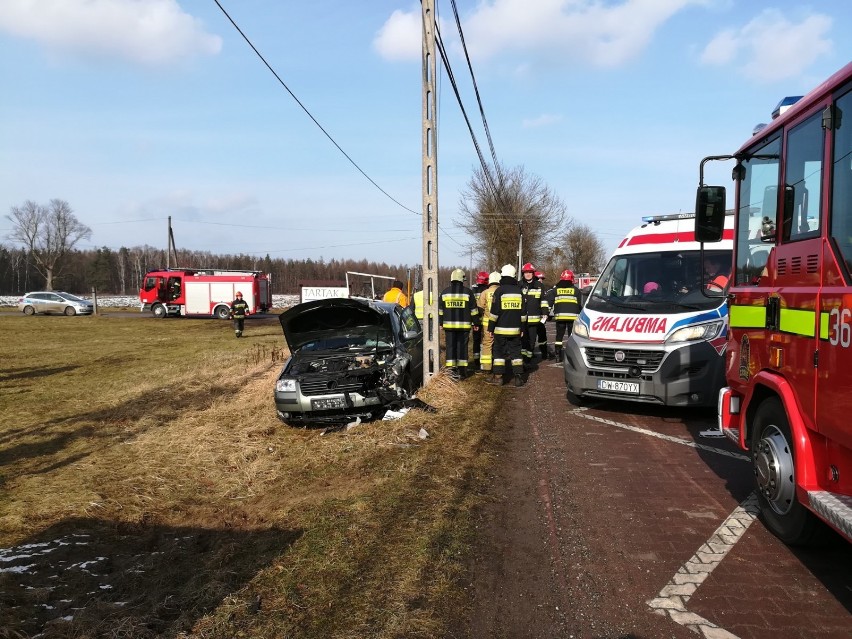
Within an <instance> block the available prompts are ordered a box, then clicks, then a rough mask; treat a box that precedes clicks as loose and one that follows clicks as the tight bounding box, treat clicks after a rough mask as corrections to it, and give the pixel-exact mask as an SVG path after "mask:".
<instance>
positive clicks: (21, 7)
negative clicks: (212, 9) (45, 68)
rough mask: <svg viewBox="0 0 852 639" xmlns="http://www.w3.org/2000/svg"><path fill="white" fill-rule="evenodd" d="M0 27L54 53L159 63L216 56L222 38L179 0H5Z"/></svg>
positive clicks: (1, 10) (0, 10)
mask: <svg viewBox="0 0 852 639" xmlns="http://www.w3.org/2000/svg"><path fill="white" fill-rule="evenodd" d="M0 30H2V31H5V32H7V33H10V34H12V35H14V36H18V37H21V38H28V39H32V40H35V41H36V42H38V43H40V44H41V45H43V46H44V47H45V48H46V49H48V50H49V51H51V52H53V53H61V54H65V55H72V56H80V57H86V58H92V57H117V58H120V59H124V60H128V61H131V62H136V63H141V64H145V65H151V66H158V65H165V64H169V63H171V62H173V61H177V60H182V59H185V58H188V57H193V56H197V55H215V54H217V53H218V52H219V51H220V50H221V48H222V39H221V38H220V37H219V36H216V35H211V34H209V33H207V32H206V31H205V30H204V26H203V24H202V23H201V21H199V20H198V19H196V18H194V17H192V16H191V15H189V14H187V13H185V12H184V11H183V10H182V9H181V8H180V6H179V5H178V4H177V1H176V0H39V1H38V2H34V1H33V0H3V1H2V3H0Z"/></svg>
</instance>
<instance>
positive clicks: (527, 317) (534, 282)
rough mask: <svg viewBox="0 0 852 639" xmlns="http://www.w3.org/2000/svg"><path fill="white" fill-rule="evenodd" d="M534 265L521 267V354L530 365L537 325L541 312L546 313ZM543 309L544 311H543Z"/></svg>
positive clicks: (525, 362)
mask: <svg viewBox="0 0 852 639" xmlns="http://www.w3.org/2000/svg"><path fill="white" fill-rule="evenodd" d="M535 270H536V269H535V267H534V266H533V265H532V264H531V263H530V262H527V263H526V264H524V265H523V266H522V267H521V281H520V282H519V284H520V285H521V292H522V293H523V295H524V308H523V322H524V331H523V335H522V339H521V356H522V357H523V358H524V364H525V365H526V366H528V367H531V365H532V360H533V354H534V353H533V347H534V346H535V343H536V341H537V339H538V326H539V324H541V316H542V314H544V315H546V314H547V313H546V308H547V306H546V305H547V301H546V300H544V299H543V295H542V293H543V291H542V288H541V284H540V283H539V281H538V279H536V276H535ZM543 311H544V312H543Z"/></svg>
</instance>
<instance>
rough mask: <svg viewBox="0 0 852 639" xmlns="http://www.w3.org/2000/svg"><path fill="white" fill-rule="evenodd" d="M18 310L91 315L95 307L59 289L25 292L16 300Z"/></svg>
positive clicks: (25, 313)
mask: <svg viewBox="0 0 852 639" xmlns="http://www.w3.org/2000/svg"><path fill="white" fill-rule="evenodd" d="M18 310H19V311H21V312H22V313H23V314H24V315H35V314H36V313H44V314H50V313H58V314H63V313H64V314H65V315H91V314H92V312H94V310H95V307H94V305H93V304H92V303H91V302H90V301H89V300H84V299H83V298H82V297H77V296H76V295H71V293H63V292H61V291H37V292H34V293H27V294H26V295H24V296H23V297H22V298H21V299H19V300H18Z"/></svg>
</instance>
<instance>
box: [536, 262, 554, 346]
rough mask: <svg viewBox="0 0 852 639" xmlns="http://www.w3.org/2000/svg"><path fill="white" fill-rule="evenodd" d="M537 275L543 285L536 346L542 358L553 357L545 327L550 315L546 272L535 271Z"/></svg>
mask: <svg viewBox="0 0 852 639" xmlns="http://www.w3.org/2000/svg"><path fill="white" fill-rule="evenodd" d="M535 277H536V279H537V280H538V283H539V284H540V285H541V301H542V304H541V323H540V324H539V325H538V328H537V329H536V346H538V352H539V353H541V359H542V360H545V359H551V355H550V349H549V348H548V346H547V329H546V328H545V326H544V325H545V323H546V322H547V320H548V317H549V315H550V301H549V300H550V298H548V296H547V293H548V290H547V286H546V285H545V283H544V273H543V272H541V271H536V272H535Z"/></svg>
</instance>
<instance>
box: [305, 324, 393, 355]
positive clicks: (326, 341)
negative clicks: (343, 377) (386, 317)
mask: <svg viewBox="0 0 852 639" xmlns="http://www.w3.org/2000/svg"><path fill="white" fill-rule="evenodd" d="M392 346H393V344H392V343H391V341H390V339H389V337H388V336H387V335H386V334H384V331H376V329H375V328H372V329H369V328H365V329H360V330H354V331H351V332H349V333H347V334H345V335H333V336H323V337H319V338H317V339H315V340H312V341H309V342H306V343H305V344H304V345H303V346H302V347H301V349H300V350H301V351H313V352H319V351H339V352H351V351H372V350H375V349H376V348H391V347H392Z"/></svg>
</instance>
